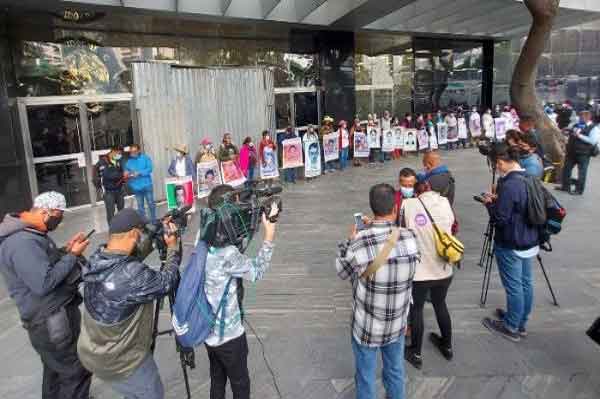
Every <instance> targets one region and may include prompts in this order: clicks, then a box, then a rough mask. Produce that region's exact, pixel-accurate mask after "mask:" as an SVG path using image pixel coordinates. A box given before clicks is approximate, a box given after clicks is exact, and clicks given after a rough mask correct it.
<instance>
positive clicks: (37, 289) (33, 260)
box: [0, 191, 92, 399]
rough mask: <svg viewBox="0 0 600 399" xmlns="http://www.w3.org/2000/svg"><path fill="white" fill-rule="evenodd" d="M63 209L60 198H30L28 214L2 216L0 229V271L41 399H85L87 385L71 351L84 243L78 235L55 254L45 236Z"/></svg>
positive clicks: (53, 195) (75, 335) (52, 194)
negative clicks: (36, 365) (37, 368)
mask: <svg viewBox="0 0 600 399" xmlns="http://www.w3.org/2000/svg"><path fill="white" fill-rule="evenodd" d="M66 206H67V204H66V200H65V197H64V196H63V195H62V194H60V193H57V192H53V191H50V192H46V193H43V194H40V195H39V196H37V197H36V198H35V200H34V201H33V208H32V209H31V210H30V211H27V212H23V213H21V214H20V215H6V216H5V218H4V221H3V222H2V224H0V240H1V241H2V244H1V245H0V271H1V272H2V275H3V276H4V279H5V281H6V284H7V286H8V290H9V292H10V296H11V297H12V298H13V299H14V300H15V302H16V304H17V309H18V310H19V315H20V317H21V321H22V322H23V327H24V328H25V329H26V330H27V332H28V334H29V339H30V341H31V345H32V346H33V348H34V349H35V351H36V352H37V353H38V354H39V355H40V358H41V360H42V365H43V368H44V374H43V382H42V398H43V399H58V398H73V399H87V398H88V397H89V391H90V383H91V381H92V375H91V374H90V373H89V372H88V371H87V370H86V369H84V368H83V366H82V365H81V363H80V362H79V359H78V358H77V350H76V344H77V338H78V337H79V323H80V319H81V315H80V313H79V308H78V306H79V304H80V303H81V296H80V295H79V293H78V291H77V283H78V281H79V270H78V258H79V257H80V256H81V254H82V253H83V252H84V251H85V249H86V248H87V246H88V244H89V241H87V240H85V237H84V235H83V233H79V234H77V235H75V236H74V237H73V238H72V239H71V240H70V241H69V242H68V243H67V244H66V246H65V247H64V248H63V249H59V248H57V247H56V244H55V243H54V241H53V240H52V239H51V238H50V237H49V236H48V232H51V231H53V230H54V229H56V228H57V227H58V225H59V224H60V223H61V221H62V218H63V212H64V210H65V209H66Z"/></svg>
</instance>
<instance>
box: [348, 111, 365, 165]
mask: <svg viewBox="0 0 600 399" xmlns="http://www.w3.org/2000/svg"><path fill="white" fill-rule="evenodd" d="M356 133H360V134H359V136H360V137H361V140H359V144H361V145H362V147H361V148H360V149H359V152H361V153H362V154H363V155H362V156H357V155H356V139H355V137H354V135H355V134H356ZM365 145H366V148H367V157H368V156H369V154H368V150H369V145H368V144H367V135H366V134H365V129H363V127H362V126H361V125H360V119H358V118H354V123H353V124H352V127H351V128H350V147H351V148H352V158H353V165H354V166H362V161H361V159H360V158H364V146H365Z"/></svg>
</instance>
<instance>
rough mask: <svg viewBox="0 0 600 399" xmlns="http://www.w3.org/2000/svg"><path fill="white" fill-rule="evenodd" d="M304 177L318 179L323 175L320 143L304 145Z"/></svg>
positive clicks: (310, 142)
mask: <svg viewBox="0 0 600 399" xmlns="http://www.w3.org/2000/svg"><path fill="white" fill-rule="evenodd" d="M304 159H305V160H306V162H304V177H316V176H319V175H320V174H321V148H320V146H319V142H318V141H307V142H305V143H304Z"/></svg>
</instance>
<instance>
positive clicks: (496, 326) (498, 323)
mask: <svg viewBox="0 0 600 399" xmlns="http://www.w3.org/2000/svg"><path fill="white" fill-rule="evenodd" d="M481 323H482V324H483V325H484V326H485V327H486V328H487V329H488V330H490V331H491V332H493V333H496V334H498V335H500V336H501V337H503V338H506V339H508V340H509V341H512V342H519V341H521V337H520V336H519V334H518V333H516V332H512V331H510V330H509V329H508V328H506V326H505V325H504V322H503V321H502V320H492V319H490V318H489V317H486V318H484V319H483V321H482V322H481Z"/></svg>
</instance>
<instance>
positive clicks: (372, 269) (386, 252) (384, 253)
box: [360, 227, 400, 279]
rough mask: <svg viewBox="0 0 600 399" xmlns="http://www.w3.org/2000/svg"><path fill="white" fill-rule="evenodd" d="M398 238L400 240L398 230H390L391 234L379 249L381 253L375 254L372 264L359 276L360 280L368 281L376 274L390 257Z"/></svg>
mask: <svg viewBox="0 0 600 399" xmlns="http://www.w3.org/2000/svg"><path fill="white" fill-rule="evenodd" d="M398 238H400V229H399V228H396V227H394V228H392V233H391V234H390V236H389V237H388V239H387V240H386V241H385V243H384V244H383V248H381V251H380V252H379V253H378V254H377V256H376V257H375V259H374V260H373V262H371V263H370V264H369V266H368V267H367V270H365V271H364V273H363V274H361V275H360V276H361V277H362V278H364V279H368V278H369V277H371V276H372V275H374V274H375V273H377V270H379V268H380V267H381V266H383V264H384V262H385V261H387V258H388V256H390V253H391V252H392V249H394V247H395V246H396V243H397V242H398Z"/></svg>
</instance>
